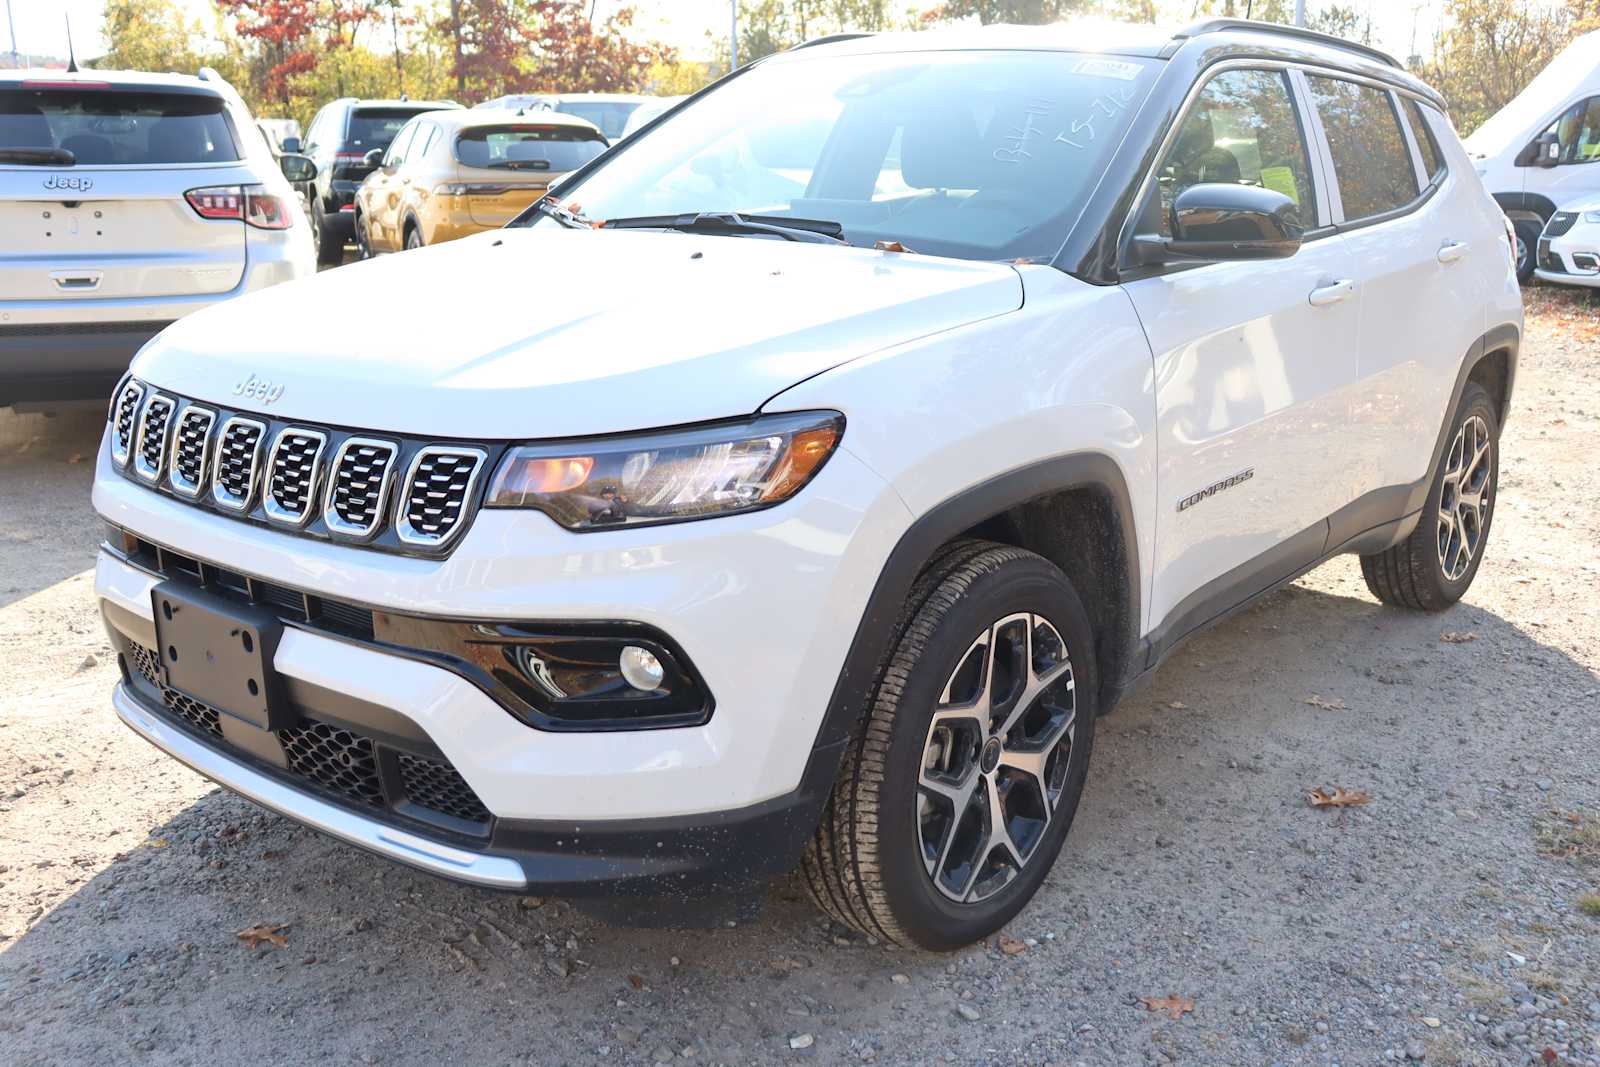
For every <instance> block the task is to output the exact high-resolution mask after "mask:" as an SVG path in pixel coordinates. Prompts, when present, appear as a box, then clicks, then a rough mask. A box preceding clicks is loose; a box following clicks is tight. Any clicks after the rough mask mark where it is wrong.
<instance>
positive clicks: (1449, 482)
mask: <svg viewBox="0 0 1600 1067" xmlns="http://www.w3.org/2000/svg"><path fill="white" fill-rule="evenodd" d="M1478 427H1482V431H1481V432H1482V434H1483V435H1484V441H1483V444H1484V448H1485V451H1484V454H1483V457H1482V459H1481V461H1480V463H1481V464H1482V465H1483V468H1484V469H1483V474H1482V482H1481V486H1482V488H1481V501H1482V502H1481V504H1480V505H1478V506H1477V507H1476V508H1475V509H1473V508H1469V507H1467V506H1466V504H1465V503H1463V502H1462V501H1463V498H1466V499H1474V498H1478V497H1479V495H1480V491H1479V490H1478V489H1477V488H1476V486H1477V485H1478V467H1477V466H1476V465H1473V466H1472V467H1471V468H1470V470H1471V478H1470V482H1471V486H1470V487H1469V488H1468V489H1467V490H1466V491H1463V490H1462V489H1461V488H1458V484H1459V483H1462V482H1464V481H1466V480H1468V479H1463V478H1462V477H1461V472H1459V471H1457V470H1456V466H1457V462H1458V450H1461V452H1462V453H1464V452H1465V451H1469V450H1471V451H1475V449H1474V448H1473V446H1472V444H1471V440H1470V439H1471V438H1473V437H1475V436H1476V435H1477V434H1478V433H1479V430H1478V429H1477V428H1478ZM1460 460H1461V462H1463V463H1470V462H1471V461H1470V457H1468V456H1466V455H1464V454H1461V455H1460ZM1499 478H1500V420H1499V418H1498V417H1497V415H1496V413H1495V409H1494V405H1493V403H1491V402H1490V399H1489V394H1488V392H1487V391H1486V390H1485V389H1484V388H1483V386H1481V385H1479V384H1478V383H1477V382H1468V383H1467V387H1466V389H1465V390H1464V391H1463V392H1462V394H1461V402H1460V404H1458V405H1457V406H1456V411H1455V415H1454V416H1453V417H1452V418H1451V420H1450V427H1449V429H1448V430H1447V431H1446V437H1445V449H1444V454H1443V455H1441V456H1440V457H1439V463H1438V468H1437V469H1436V470H1435V471H1434V472H1433V485H1432V486H1430V487H1429V489H1428V499H1427V502H1426V503H1425V504H1424V505H1423V507H1422V518H1421V519H1419V520H1418V521H1417V528H1416V529H1415V530H1413V531H1412V532H1411V535H1410V536H1409V537H1407V538H1406V539H1405V540H1404V541H1401V542H1400V543H1399V544H1398V545H1395V546H1394V547H1392V548H1389V549H1386V550H1384V551H1382V552H1377V553H1374V554H1373V555H1370V556H1362V557H1361V576H1362V577H1363V578H1365V579H1366V581H1367V588H1368V589H1370V590H1371V591H1372V595H1373V596H1375V597H1377V598H1378V599H1379V600H1381V601H1383V602H1384V603H1385V604H1393V605H1395V606H1396V607H1405V608H1412V609H1414V610H1417V611H1443V610H1444V609H1445V608H1448V607H1449V606H1450V605H1451V604H1454V603H1455V602H1456V601H1458V600H1460V599H1461V597H1462V594H1464V593H1465V592H1466V591H1467V588H1468V587H1469V586H1471V585H1472V579H1473V578H1474V577H1475V576H1476V575H1477V573H1478V565H1479V564H1480V563H1482V562H1483V553H1484V551H1485V549H1486V548H1487V546H1488V541H1489V529H1490V527H1491V525H1492V524H1493V522H1494V506H1495V498H1496V496H1498V490H1499ZM1474 512H1475V514H1476V518H1474V519H1472V520H1471V521H1470V522H1469V521H1467V516H1468V515H1471V514H1473V513H1474ZM1447 515H1448V516H1449V521H1450V522H1451V523H1453V532H1452V529H1451V528H1447V526H1446V516H1447ZM1469 528H1472V529H1475V530H1476V537H1475V538H1469V536H1468V533H1467V531H1468V529H1469ZM1469 541H1470V547H1469ZM1464 549H1469V551H1468V554H1467V556H1466V558H1465V559H1464V560H1463V559H1462V556H1461V552H1462V551H1463V550H1464ZM1447 559H1448V560H1449V561H1450V562H1449V563H1446V560H1447Z"/></svg>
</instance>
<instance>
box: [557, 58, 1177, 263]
mask: <svg viewBox="0 0 1600 1067" xmlns="http://www.w3.org/2000/svg"><path fill="white" fill-rule="evenodd" d="M1153 67H1154V64H1153V63H1152V62H1151V61H1147V60H1140V59H1129V58H1123V57H1111V56H1100V55H1086V54H1077V53H1062V52H1043V51H1041V52H1024V51H1004V52H1000V51H951V52H921V53H896V54H889V55H869V56H851V57H839V58H808V59H800V58H795V59H785V60H780V61H778V62H774V63H768V64H762V65H761V66H758V67H756V68H754V69H753V70H751V71H749V72H748V73H746V74H742V75H740V76H739V77H737V78H734V79H732V80H731V81H729V82H728V83H727V84H726V85H724V86H722V87H721V88H718V89H716V90H714V91H712V92H711V93H708V94H707V95H705V96H704V97H702V98H701V99H699V100H698V101H696V102H695V103H693V104H691V105H689V106H688V107H686V108H683V109H681V110H679V111H678V112H677V113H676V114H674V115H673V116H672V117H671V118H669V119H667V120H666V121H665V122H664V123H662V124H661V125H659V126H656V127H655V128H654V129H652V130H651V131H650V132H649V133H648V134H644V135H642V136H639V137H636V138H633V139H630V140H629V141H626V142H624V146H623V147H622V148H620V149H618V150H617V152H616V153H615V155H614V157H613V158H611V159H609V160H608V161H607V162H605V163H603V164H602V165H601V166H600V168H599V169H598V170H596V171H595V172H594V173H593V174H591V175H590V176H588V177H587V178H585V179H583V180H582V182H581V188H580V187H579V186H571V187H568V188H564V189H563V190H562V198H563V199H570V200H576V201H578V202H579V203H581V204H582V205H583V213H584V215H585V216H587V217H588V218H590V219H596V220H598V219H620V218H629V217H637V216H655V215H681V214H689V213H696V212H728V211H734V212H740V213H743V214H749V215H768V216H776V217H777V218H778V219H782V218H783V217H785V216H788V217H794V218H802V219H824V220H830V221H835V222H838V223H840V224H841V225H842V226H843V227H844V230H843V236H844V238H845V240H847V241H849V242H850V243H851V244H854V245H863V246H871V245H872V244H873V243H874V242H875V241H879V240H885V241H900V242H902V243H903V244H904V245H905V246H906V247H907V248H909V249H911V250H913V251H916V252H922V253H927V254H932V255H943V256H955V257H960V258H964V259H1011V258H1016V257H1038V258H1048V257H1050V256H1053V255H1054V254H1055V253H1056V252H1057V250H1059V248H1060V246H1061V243H1062V242H1063V241H1064V240H1065V238H1066V234H1067V230H1068V228H1069V227H1070V226H1071V225H1072V223H1073V222H1074V221H1076V219H1077V217H1078V214H1079V212H1080V211H1081V210H1082V208H1083V205H1084V202H1085V201H1086V199H1087V197H1088V195H1089V192H1090V191H1091V190H1092V189H1093V188H1094V186H1095V184H1096V182H1098V180H1099V178H1100V175H1101V173H1102V172H1103V170H1104V169H1105V165H1106V162H1107V160H1108V159H1109V157H1110V155H1111V153H1112V152H1113V151H1114V150H1115V148H1116V146H1117V144H1118V143H1119V142H1120V141H1121V140H1122V137H1123V134H1124V133H1125V132H1126V130H1127V127H1128V122H1129V119H1130V117H1131V116H1132V114H1133V113H1134V112H1135V111H1136V110H1137V109H1138V107H1139V105H1140V103H1142V101H1143V99H1144V96H1145V94H1146V93H1147V92H1148V91H1149V87H1150V84H1151V81H1152V80H1153V78H1154V71H1153ZM525 224H528V225H556V224H557V223H556V222H555V220H553V219H549V218H548V216H544V215H539V216H531V217H530V218H528V220H527V222H526V223H525Z"/></svg>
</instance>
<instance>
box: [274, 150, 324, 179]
mask: <svg viewBox="0 0 1600 1067" xmlns="http://www.w3.org/2000/svg"><path fill="white" fill-rule="evenodd" d="M278 169H279V170H282V171H283V176H284V177H285V178H288V179H289V180H290V181H292V182H308V181H310V180H311V179H313V178H315V177H316V176H317V165H316V164H315V163H313V162H311V159H310V157H308V156H302V155H299V154H298V153H295V152H285V153H284V154H283V155H281V156H279V157H278Z"/></svg>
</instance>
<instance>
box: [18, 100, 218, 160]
mask: <svg viewBox="0 0 1600 1067" xmlns="http://www.w3.org/2000/svg"><path fill="white" fill-rule="evenodd" d="M0 148H63V149H66V150H67V151H68V152H71V153H72V155H73V157H74V159H75V161H76V163H77V164H78V165H79V166H137V165H145V166H149V165H161V164H181V163H232V162H236V161H237V160H238V159H239V158H240V156H239V144H238V141H237V140H236V139H235V136H234V131H233V127H232V124H231V123H230V122H229V121H228V118H227V115H226V113H225V111H224V108H223V103H222V99H221V98H220V97H217V96H213V95H211V94H209V93H205V94H199V93H173V92H158V91H139V92H129V91H125V90H119V89H111V88H93V87H87V86H85V87H71V88H54V87H52V88H38V89H30V88H28V85H27V83H26V82H24V83H22V86H21V87H20V88H16V89H4V90H0Z"/></svg>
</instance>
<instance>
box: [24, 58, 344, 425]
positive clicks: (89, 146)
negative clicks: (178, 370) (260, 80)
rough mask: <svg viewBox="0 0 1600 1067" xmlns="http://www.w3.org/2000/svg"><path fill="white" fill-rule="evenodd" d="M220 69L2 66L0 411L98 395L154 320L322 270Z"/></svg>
mask: <svg viewBox="0 0 1600 1067" xmlns="http://www.w3.org/2000/svg"><path fill="white" fill-rule="evenodd" d="M314 169H315V168H313V167H312V165H311V161H310V160H308V159H306V158H305V157H304V156H297V155H284V156H283V157H281V159H280V158H277V157H275V156H274V155H273V153H272V150H271V148H270V147H269V146H268V145H267V143H266V142H265V141H264V140H263V139H262V136H261V134H260V132H259V131H258V130H257V129H256V128H255V123H254V122H253V120H252V119H251V118H250V112H249V110H248V109H247V108H246V107H245V104H244V101H243V100H242V99H241V98H240V97H239V95H238V93H236V92H235V91H234V90H233V88H232V87H231V86H229V85H228V84H227V82H225V81H223V80H222V79H221V78H220V77H219V76H218V75H217V74H216V72H215V71H212V70H209V69H207V70H202V71H201V72H200V75H199V76H198V77H191V76H188V75H181V74H136V73H128V72H124V71H100V70H95V71H81V72H78V71H74V72H63V71H59V70H16V71H0V407H5V406H6V405H8V404H44V405H54V404H55V403H57V402H61V401H76V400H85V399H88V400H98V401H102V402H103V401H104V400H105V398H106V397H108V396H110V395H111V391H112V389H113V388H114V387H115V386H116V384H117V381H118V379H120V378H121V377H122V376H123V374H125V373H126V372H127V370H128V361H129V359H131V358H132V357H133V354H134V353H135V352H136V351H138V349H139V347H140V346H141V345H143V344H144V343H145V342H146V341H148V340H149V339H150V338H151V337H154V336H155V335H156V334H157V333H159V332H160V331H161V329H162V327H164V326H166V325H167V324H168V323H169V322H172V321H173V320H175V319H179V318H182V317H183V316H184V315H187V314H189V313H190V312H192V311H195V310H197V309H199V308H202V307H207V306H209V305H211V304H215V303H217V302H218V301H221V300H226V299H228V298H229V297H233V296H237V295H239V294H241V293H247V292H252V291H254V290H257V289H261V288H264V287H266V286H268V285H272V284H274V283H275V282H280V281H287V280H289V279H291V278H297V277H300V276H301V275H306V274H311V273H314V272H315V271H316V261H315V256H314V254H313V252H312V248H311V229H310V226H309V225H308V223H307V222H306V219H305V213H304V212H303V211H302V210H301V208H300V205H299V201H298V198H297V197H296V196H295V195H294V193H293V190H292V188H291V187H290V185H289V177H294V178H297V179H302V180H304V179H306V178H307V177H309V176H310V175H311V174H312V173H314Z"/></svg>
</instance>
